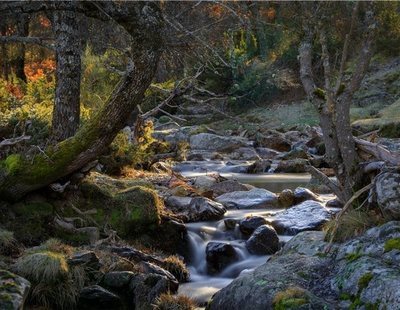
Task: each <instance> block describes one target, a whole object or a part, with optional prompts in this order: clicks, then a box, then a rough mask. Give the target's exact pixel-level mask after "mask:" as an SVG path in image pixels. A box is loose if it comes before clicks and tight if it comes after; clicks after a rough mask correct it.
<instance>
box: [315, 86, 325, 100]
mask: <svg viewBox="0 0 400 310" xmlns="http://www.w3.org/2000/svg"><path fill="white" fill-rule="evenodd" d="M314 95H315V96H317V97H318V98H320V99H323V100H325V99H326V92H325V90H323V89H321V88H316V89H315V90H314Z"/></svg>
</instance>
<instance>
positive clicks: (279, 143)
mask: <svg viewBox="0 0 400 310" xmlns="http://www.w3.org/2000/svg"><path fill="white" fill-rule="evenodd" d="M257 144H258V146H260V147H266V148H269V149H273V150H276V151H279V152H288V151H290V149H291V148H292V145H291V144H290V142H289V141H288V140H287V139H286V138H285V137H284V136H283V135H282V134H280V135H279V134H274V135H268V136H265V135H261V134H260V135H258V136H257Z"/></svg>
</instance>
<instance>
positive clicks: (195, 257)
mask: <svg viewBox="0 0 400 310" xmlns="http://www.w3.org/2000/svg"><path fill="white" fill-rule="evenodd" d="M187 168H188V169H184V171H182V170H181V171H180V173H182V175H184V176H186V177H196V176H199V175H206V174H209V173H212V172H215V171H214V170H213V169H212V168H213V166H211V165H210V164H208V166H207V169H202V168H201V169H190V168H189V167H187ZM205 170H206V171H205ZM219 173H220V175H222V176H224V177H226V178H232V179H237V180H238V181H240V182H242V183H248V184H251V185H254V186H256V187H261V188H265V189H268V190H270V191H272V192H276V193H277V192H280V191H282V190H283V189H287V188H289V189H295V188H296V187H298V186H306V185H307V183H308V182H309V180H310V175H308V174H294V173H293V174H287V173H286V174H268V173H263V174H245V173H232V172H225V173H224V172H219ZM279 211H282V210H281V209H276V208H275V209H263V210H260V209H256V210H229V211H228V212H227V213H226V214H225V216H224V219H222V220H220V221H210V222H197V223H189V224H186V226H187V229H188V235H189V246H190V249H189V253H190V257H189V264H188V268H189V271H190V274H191V277H190V282H188V283H184V284H181V286H180V288H179V293H180V294H183V295H187V296H190V297H192V298H194V299H195V300H197V301H198V302H199V304H204V303H206V302H207V301H208V300H209V299H210V298H211V296H212V295H213V294H214V293H216V292H217V291H218V290H220V289H222V288H223V287H225V286H227V285H228V284H229V283H230V282H232V281H233V279H235V278H237V277H238V276H240V275H243V274H245V273H247V272H251V271H252V270H254V268H256V267H258V266H260V265H262V264H263V263H265V262H266V261H267V259H268V256H258V255H251V254H250V253H249V252H248V251H247V249H246V246H245V241H246V240H245V238H244V237H243V236H242V234H241V232H240V231H239V229H238V225H236V228H235V230H227V229H226V227H225V223H224V220H226V219H229V218H233V219H243V218H245V217H247V216H250V215H259V216H263V217H265V218H266V219H267V220H268V218H271V217H272V216H273V215H274V213H276V212H279ZM279 238H280V240H281V241H283V242H286V241H288V240H290V238H291V237H290V236H279ZM210 241H217V242H223V243H230V244H231V245H232V246H233V247H234V248H235V250H236V252H237V253H238V255H239V257H240V259H239V261H238V262H236V263H233V264H231V265H229V266H227V267H226V268H225V269H224V270H222V271H221V272H220V273H219V274H214V275H209V274H208V273H207V261H206V246H207V243H208V242H210Z"/></svg>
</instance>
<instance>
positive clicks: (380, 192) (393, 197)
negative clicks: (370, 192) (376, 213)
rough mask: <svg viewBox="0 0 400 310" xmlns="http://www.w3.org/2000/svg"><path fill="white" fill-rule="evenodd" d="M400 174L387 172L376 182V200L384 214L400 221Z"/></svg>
mask: <svg viewBox="0 0 400 310" xmlns="http://www.w3.org/2000/svg"><path fill="white" fill-rule="evenodd" d="M399 184H400V173H398V172H385V173H382V174H380V175H378V176H377V178H376V180H375V192H376V200H377V202H378V205H379V207H380V208H381V209H382V210H383V212H385V213H387V214H389V215H390V216H391V217H392V218H394V219H400V186H399Z"/></svg>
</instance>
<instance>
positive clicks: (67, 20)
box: [52, 4, 82, 142]
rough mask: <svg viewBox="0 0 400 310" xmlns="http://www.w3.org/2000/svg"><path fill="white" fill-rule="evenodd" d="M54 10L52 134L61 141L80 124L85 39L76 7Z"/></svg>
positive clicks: (56, 139)
mask: <svg viewBox="0 0 400 310" xmlns="http://www.w3.org/2000/svg"><path fill="white" fill-rule="evenodd" d="M72 8H73V4H71V10H63V11H56V12H54V16H53V17H54V22H53V28H54V34H55V40H56V62H57V68H56V93H55V100H54V110H53V121H52V136H53V140H54V141H56V142H58V141H62V140H65V139H67V138H69V137H72V136H73V135H74V134H75V132H76V130H77V129H78V127H79V117H80V98H79V97H80V84H81V51H82V48H81V44H80V43H81V40H80V36H79V26H78V22H77V18H76V17H77V15H76V13H75V12H74V11H73V10H72Z"/></svg>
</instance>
